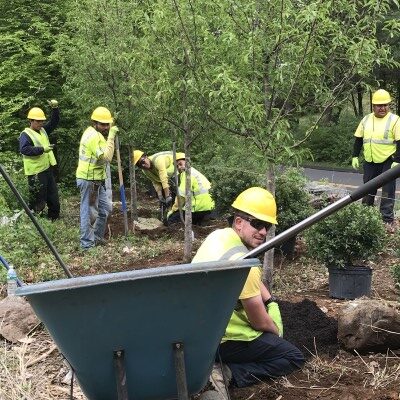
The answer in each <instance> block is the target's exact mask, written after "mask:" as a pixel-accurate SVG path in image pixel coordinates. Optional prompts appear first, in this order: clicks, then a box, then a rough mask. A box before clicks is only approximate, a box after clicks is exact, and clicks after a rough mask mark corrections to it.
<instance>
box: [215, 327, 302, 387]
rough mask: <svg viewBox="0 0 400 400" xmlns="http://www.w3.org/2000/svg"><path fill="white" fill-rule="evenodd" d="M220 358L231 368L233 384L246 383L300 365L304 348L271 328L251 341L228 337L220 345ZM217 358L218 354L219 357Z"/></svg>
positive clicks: (284, 373)
mask: <svg viewBox="0 0 400 400" xmlns="http://www.w3.org/2000/svg"><path fill="white" fill-rule="evenodd" d="M218 351H219V355H220V356H221V361H222V362H223V363H225V364H227V365H228V367H229V368H230V370H231V371H232V378H233V384H234V385H236V386H237V387H246V386H250V385H253V384H254V383H257V382H259V381H260V379H262V378H276V377H278V376H284V375H288V374H290V373H291V372H293V371H295V370H297V369H300V368H301V367H302V366H303V364H304V356H303V354H302V352H301V351H300V350H299V349H298V348H297V347H296V346H294V345H293V344H291V343H289V342H288V341H286V340H285V339H282V338H280V337H279V336H277V335H274V334H273V333H270V332H264V333H263V334H262V335H261V336H259V337H258V338H257V339H254V340H252V341H251V342H242V341H234V340H228V341H227V342H224V343H221V344H220V346H219V350H218ZM216 360H217V361H219V360H218V357H217V358H216Z"/></svg>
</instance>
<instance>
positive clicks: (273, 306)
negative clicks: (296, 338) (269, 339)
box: [267, 301, 283, 337]
mask: <svg viewBox="0 0 400 400" xmlns="http://www.w3.org/2000/svg"><path fill="white" fill-rule="evenodd" d="M267 312H268V315H269V316H270V317H271V318H272V321H274V324H275V325H276V327H277V328H278V332H279V337H282V336H283V323H282V317H281V311H280V310H279V305H278V303H276V302H275V301H272V302H271V303H269V304H268V305H267Z"/></svg>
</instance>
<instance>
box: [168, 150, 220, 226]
mask: <svg viewBox="0 0 400 400" xmlns="http://www.w3.org/2000/svg"><path fill="white" fill-rule="evenodd" d="M176 166H177V169H178V171H179V177H178V182H179V183H178V185H179V186H178V193H177V196H176V198H175V203H174V204H173V206H172V208H171V210H170V211H169V212H168V221H167V222H168V224H175V223H178V222H180V221H181V220H180V215H179V207H178V201H179V202H180V204H181V208H184V206H185V198H186V172H185V167H186V157H185V153H176ZM210 189H211V183H210V182H209V180H208V179H207V178H206V177H205V176H204V175H203V174H202V173H200V172H199V171H197V169H195V168H193V167H191V168H190V192H191V196H192V222H193V224H194V225H201V224H202V222H203V221H205V220H207V219H209V218H210V216H211V213H212V210H214V208H215V204H214V200H213V199H212V197H211V194H210Z"/></svg>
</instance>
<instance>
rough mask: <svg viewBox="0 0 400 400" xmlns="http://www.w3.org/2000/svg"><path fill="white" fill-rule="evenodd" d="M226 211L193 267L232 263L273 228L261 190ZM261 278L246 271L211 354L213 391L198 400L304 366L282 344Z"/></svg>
mask: <svg viewBox="0 0 400 400" xmlns="http://www.w3.org/2000/svg"><path fill="white" fill-rule="evenodd" d="M232 207H233V218H232V226H231V227H230V228H224V229H218V230H216V231H214V232H212V233H211V234H210V235H209V236H208V237H207V238H206V240H205V241H204V243H203V244H202V245H201V246H200V248H199V250H198V251H197V253H196V255H195V257H194V258H193V261H192V262H193V263H196V262H203V261H214V260H215V261H216V260H224V259H225V260H226V259H229V260H233V259H238V258H240V257H241V256H243V255H244V254H246V253H247V252H248V251H249V250H251V249H254V248H256V247H258V246H259V245H261V244H262V243H264V242H265V239H266V236H267V232H268V230H269V229H270V227H271V226H272V225H273V224H277V220H276V217H277V216H276V203H275V199H274V197H273V196H272V194H271V193H269V192H268V191H267V190H265V189H263V188H260V187H252V188H249V189H247V190H245V191H244V192H242V193H241V194H240V195H239V196H238V197H237V198H236V200H235V201H234V202H233V204H232ZM261 278H262V268H261V266H259V267H253V268H251V269H250V272H249V275H248V277H247V280H246V283H245V285H244V287H243V290H242V292H241V294H240V296H239V301H238V302H237V306H236V308H235V310H234V311H233V314H232V316H231V319H230V320H229V323H228V326H227V328H226V331H225V334H224V336H223V338H222V341H221V344H220V345H219V348H218V351H217V354H218V356H217V357H216V359H217V361H221V362H222V363H223V364H222V365H220V364H215V365H214V368H213V371H212V374H211V376H210V384H211V385H212V387H213V390H212V391H211V390H208V391H205V392H204V393H203V394H202V397H201V398H202V400H205V399H212V398H214V399H227V398H228V395H227V385H228V384H229V381H230V383H231V385H234V386H237V387H245V386H250V385H252V384H254V383H257V382H259V380H260V379H263V378H276V377H279V376H283V375H287V374H290V373H291V372H293V371H295V370H296V369H299V368H301V367H302V365H303V364H304V356H303V354H302V353H301V351H300V350H299V349H298V348H297V347H295V346H294V345H292V344H291V343H289V342H287V341H286V340H285V339H283V338H282V336H283V325H282V319H281V315H280V311H279V306H278V303H277V302H276V300H275V299H274V298H273V297H272V296H271V294H270V292H269V290H268V289H267V287H266V286H265V285H264V284H263V282H262V280H261ZM221 367H222V368H221Z"/></svg>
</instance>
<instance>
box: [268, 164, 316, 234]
mask: <svg viewBox="0 0 400 400" xmlns="http://www.w3.org/2000/svg"><path fill="white" fill-rule="evenodd" d="M306 184H307V178H306V177H305V176H304V174H303V173H302V171H301V170H299V169H296V168H289V169H287V170H285V172H283V173H282V174H281V175H279V176H278V177H277V178H276V189H275V198H276V203H277V207H278V225H277V226H276V233H280V232H283V231H285V230H286V229H289V228H290V227H292V226H293V225H296V224H297V223H299V222H300V221H302V220H303V219H305V218H307V217H309V216H310V215H311V214H312V212H313V208H312V207H311V195H310V193H309V192H308V191H307V189H306Z"/></svg>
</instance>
